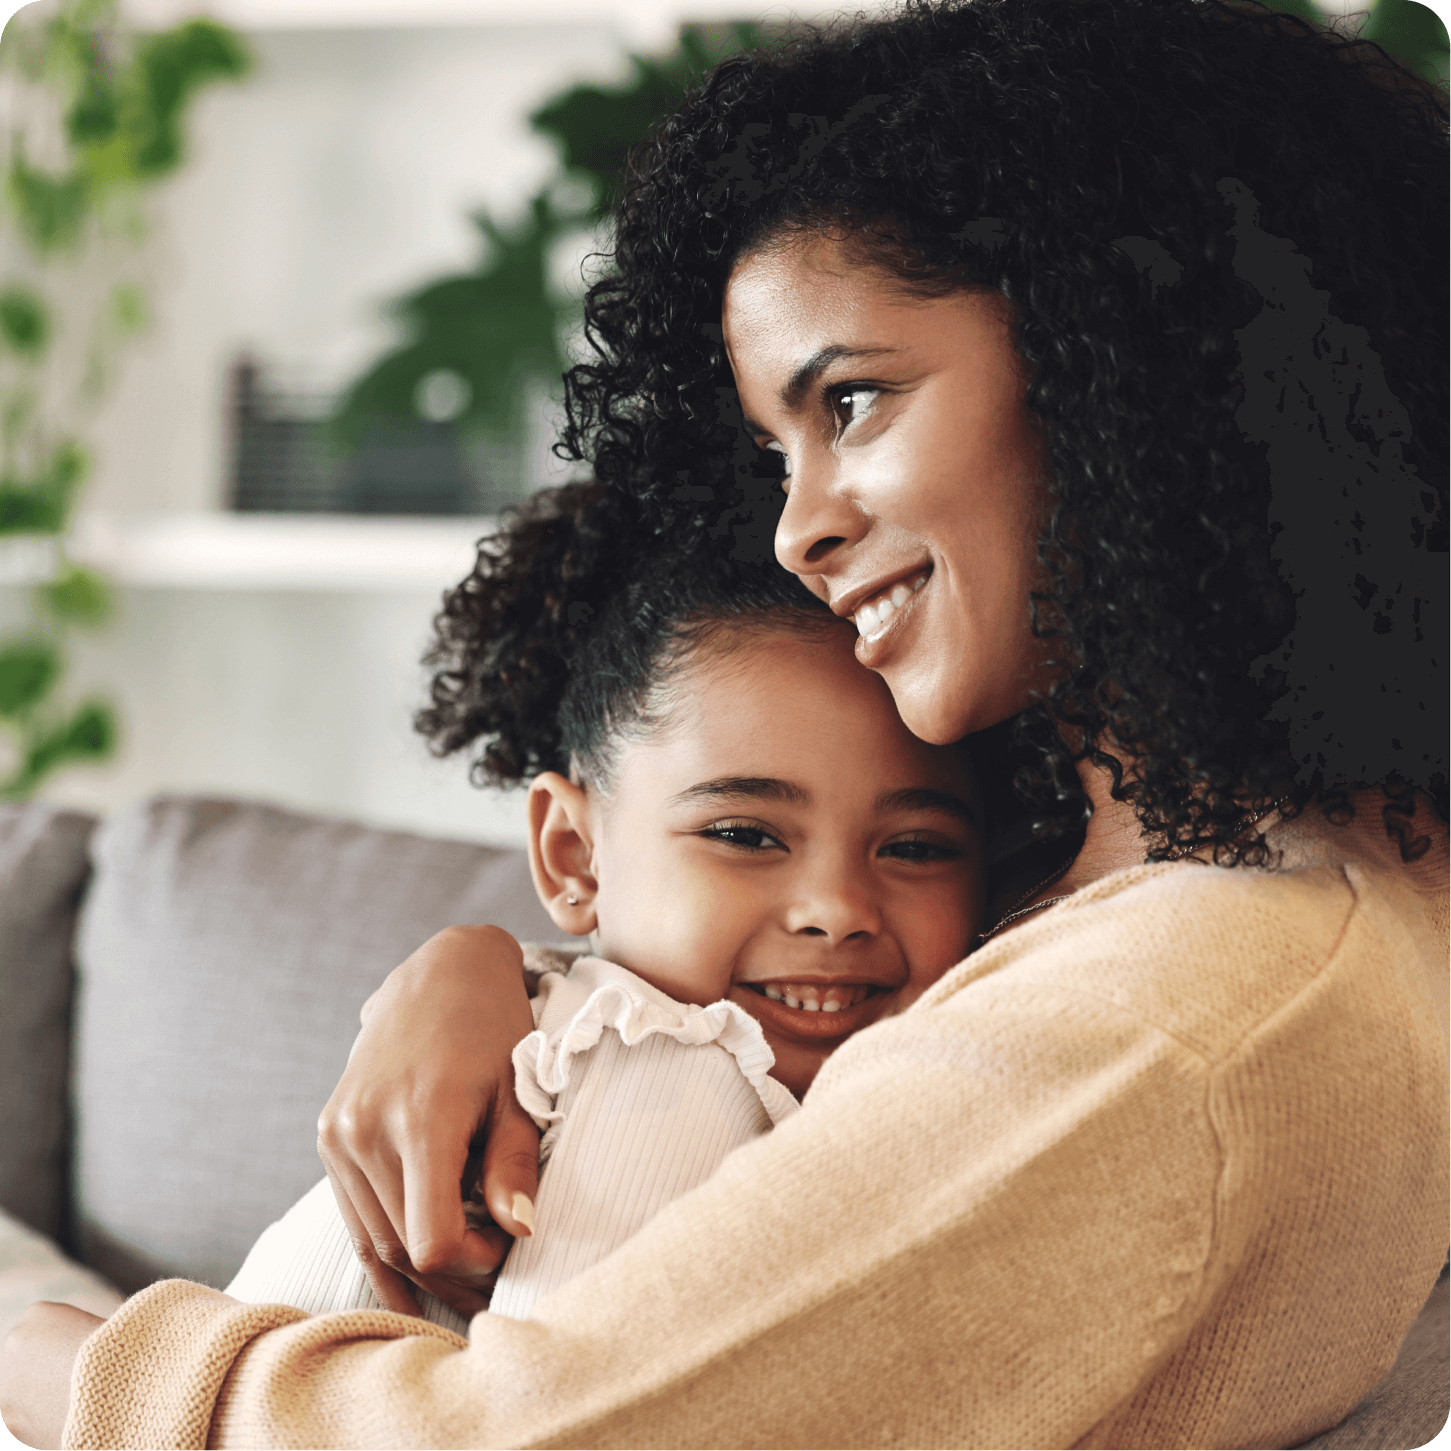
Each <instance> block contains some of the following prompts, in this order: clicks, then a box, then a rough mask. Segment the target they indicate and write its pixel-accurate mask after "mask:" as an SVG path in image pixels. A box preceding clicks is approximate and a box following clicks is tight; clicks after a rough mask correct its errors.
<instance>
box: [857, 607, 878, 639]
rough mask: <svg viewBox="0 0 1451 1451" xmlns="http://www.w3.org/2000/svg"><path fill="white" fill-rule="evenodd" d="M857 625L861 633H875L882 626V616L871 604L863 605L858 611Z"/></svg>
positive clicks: (858, 631)
mask: <svg viewBox="0 0 1451 1451" xmlns="http://www.w3.org/2000/svg"><path fill="white" fill-rule="evenodd" d="M856 627H857V633H858V634H859V635H875V634H876V633H877V631H878V630H880V629H881V627H882V621H881V617H880V616H879V615H878V614H877V612H876V610H874V609H873V608H872V607H871V605H863V606H862V607H861V609H859V610H858V611H857V612H856Z"/></svg>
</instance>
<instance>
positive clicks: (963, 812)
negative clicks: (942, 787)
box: [875, 786, 978, 827]
mask: <svg viewBox="0 0 1451 1451" xmlns="http://www.w3.org/2000/svg"><path fill="white" fill-rule="evenodd" d="M875 806H876V809H877V810H878V811H879V812H887V811H936V812H939V813H941V814H942V815H944V816H955V817H957V819H958V820H959V821H965V822H966V823H967V824H968V825H969V826H974V827H975V826H977V824H978V820H977V813H976V812H975V811H974V810H973V809H972V807H971V806H969V805H968V804H967V802H966V801H964V800H963V799H962V797H961V796H954V795H953V793H952V792H951V791H929V790H926V789H925V788H923V787H915V786H913V787H907V788H904V789H903V790H901V791H883V792H882V794H881V795H880V796H878V797H877V799H876V802H875Z"/></svg>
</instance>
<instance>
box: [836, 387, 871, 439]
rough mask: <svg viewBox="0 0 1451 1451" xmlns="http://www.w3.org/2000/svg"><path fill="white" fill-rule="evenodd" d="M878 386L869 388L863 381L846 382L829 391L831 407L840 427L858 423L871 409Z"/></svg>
mask: <svg viewBox="0 0 1451 1451" xmlns="http://www.w3.org/2000/svg"><path fill="white" fill-rule="evenodd" d="M881 391H882V390H881V389H880V388H869V387H867V386H866V384H864V383H847V384H845V385H844V386H843V387H840V388H833V389H832V391H831V408H832V412H833V413H835V414H836V419H837V422H838V423H839V424H840V425H841V426H842V428H844V429H845V428H850V427H851V425H852V424H853V423H859V422H860V421H861V420H862V419H863V418H864V417H865V416H866V415H867V414H868V413H870V412H871V411H872V404H873V402H874V401H875V400H876V398H877V395H878V394H879V393H880V392H881Z"/></svg>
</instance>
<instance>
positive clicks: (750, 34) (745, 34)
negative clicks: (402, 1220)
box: [529, 0, 1308, 219]
mask: <svg viewBox="0 0 1451 1451" xmlns="http://www.w3.org/2000/svg"><path fill="white" fill-rule="evenodd" d="M1301 3H1308V0H1301ZM711 29H712V30H713V31H717V32H718V30H719V28H718V27H711ZM762 40H763V37H762V34H761V31H760V29H759V28H758V27H757V26H755V25H752V24H748V23H740V24H736V25H733V26H731V27H730V29H729V31H728V32H727V33H726V34H725V35H724V36H723V37H720V36H719V35H718V36H717V38H716V40H715V43H713V44H712V43H708V42H707V41H706V39H705V38H704V35H703V34H702V32H701V31H700V30H699V29H697V28H696V27H694V26H686V27H684V28H683V29H682V30H681V33H680V44H679V45H678V47H677V48H676V49H675V50H674V51H672V52H671V53H670V54H669V55H668V56H666V57H664V59H662V60H652V59H650V58H649V57H646V56H639V55H634V56H631V57H630V60H631V63H632V65H633V67H634V73H633V75H632V76H631V77H630V79H629V80H628V81H626V82H625V83H624V84H623V85H619V86H613V87H610V88H608V89H606V88H604V87H601V86H594V85H579V86H574V87H572V88H571V89H570V90H567V91H565V92H564V93H563V94H562V95H559V96H556V97H555V98H554V99H553V100H551V101H548V102H546V104H544V105H543V106H541V107H540V108H539V109H538V110H537V111H535V112H534V113H533V114H532V115H531V116H530V117H529V122H530V124H531V125H532V126H533V127H534V129H535V130H536V131H541V132H543V133H544V135H546V136H550V137H553V139H554V140H555V141H556V142H557V143H558V145H559V151H560V159H561V161H562V162H563V163H564V165H565V167H566V168H568V169H578V170H580V171H584V172H586V173H588V175H589V176H590V177H591V179H592V180H593V181H594V183H595V192H596V196H597V197H598V201H597V203H596V207H595V216H596V218H597V219H598V218H601V217H603V216H605V215H606V214H607V213H608V211H609V209H610V206H611V204H612V202H613V200H614V194H615V190H616V188H617V186H618V183H619V178H620V173H621V170H622V169H623V167H624V164H625V158H626V157H627V156H628V155H629V153H630V150H631V149H632V148H633V147H634V146H635V145H636V144H637V143H639V142H641V141H643V140H644V139H645V137H646V136H648V135H649V134H650V132H651V131H652V130H653V129H654V127H655V126H656V125H657V124H658V123H659V122H660V121H661V120H663V119H664V118H665V117H666V116H667V115H669V114H670V112H672V111H674V110H675V109H676V107H677V106H679V104H680V102H681V101H682V100H683V99H684V97H685V93H686V91H687V90H689V89H690V87H691V86H693V85H695V84H697V83H698V82H699V81H701V80H703V79H704V78H705V76H706V75H707V74H708V73H709V72H710V71H711V70H712V69H714V67H715V66H716V65H718V64H719V63H720V62H721V61H722V60H724V59H725V58H726V57H727V56H728V55H733V54H737V53H739V52H740V51H743V50H750V49H753V48H755V47H757V46H759V45H760V44H761V43H762Z"/></svg>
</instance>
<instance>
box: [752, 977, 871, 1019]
mask: <svg viewBox="0 0 1451 1451" xmlns="http://www.w3.org/2000/svg"><path fill="white" fill-rule="evenodd" d="M761 991H762V992H763V993H764V994H765V995H766V996H767V997H768V998H770V999H771V1001H772V1002H773V1003H785V1004H786V1006H787V1007H788V1008H799V1009H801V1010H802V1011H803V1012H808V1013H839V1012H841V1010H842V1009H843V1008H853V1007H855V1006H856V1005H857V1004H858V1003H859V1002H861V1001H862V999H863V998H865V997H868V996H870V994H871V989H870V988H869V987H866V986H865V985H863V984H861V983H852V984H849V985H848V986H846V987H835V986H833V987H826V988H820V987H816V986H815V985H812V984H806V983H794V982H793V983H786V984H785V985H784V986H777V985H776V984H774V983H765V984H763V985H762V988H761Z"/></svg>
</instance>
